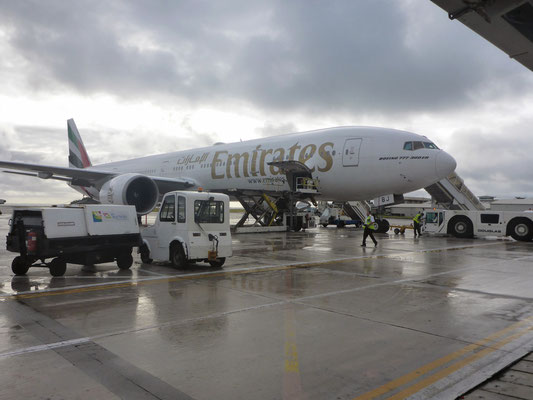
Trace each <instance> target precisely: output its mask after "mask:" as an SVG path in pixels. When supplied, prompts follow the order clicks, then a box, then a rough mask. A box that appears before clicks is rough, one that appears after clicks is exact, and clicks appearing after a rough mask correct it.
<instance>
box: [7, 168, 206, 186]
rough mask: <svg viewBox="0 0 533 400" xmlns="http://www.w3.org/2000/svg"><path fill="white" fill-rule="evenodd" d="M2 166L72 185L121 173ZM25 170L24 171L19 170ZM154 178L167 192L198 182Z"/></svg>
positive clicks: (91, 183)
mask: <svg viewBox="0 0 533 400" xmlns="http://www.w3.org/2000/svg"><path fill="white" fill-rule="evenodd" d="M0 168H6V169H8V171H4V172H7V173H11V174H18V175H27V176H35V177H38V178H42V179H56V180H60V181H67V182H70V183H71V184H72V185H78V186H93V187H99V186H101V185H102V183H103V182H105V181H107V180H109V179H112V178H113V177H115V176H118V175H120V173H117V172H110V171H103V170H98V169H92V168H91V169H88V168H68V167H56V166H51V165H39V164H26V163H19V162H12V161H0ZM19 171H24V172H19ZM148 177H149V178H150V179H152V180H153V181H154V182H155V183H156V185H157V187H158V189H159V193H166V192H169V191H172V190H183V189H188V188H190V187H191V186H195V185H196V183H195V182H194V181H193V180H190V179H182V178H164V177H160V176H148Z"/></svg>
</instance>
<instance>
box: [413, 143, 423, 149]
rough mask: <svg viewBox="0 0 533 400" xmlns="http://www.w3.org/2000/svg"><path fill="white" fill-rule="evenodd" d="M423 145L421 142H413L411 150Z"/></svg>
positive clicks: (420, 147)
mask: <svg viewBox="0 0 533 400" xmlns="http://www.w3.org/2000/svg"><path fill="white" fill-rule="evenodd" d="M423 148H424V145H423V144H422V142H413V150H418V149H423Z"/></svg>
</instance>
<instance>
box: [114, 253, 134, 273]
mask: <svg viewBox="0 0 533 400" xmlns="http://www.w3.org/2000/svg"><path fill="white" fill-rule="evenodd" d="M132 265H133V257H132V255H131V254H130V253H124V254H120V255H119V256H118V257H117V266H118V267H119V268H120V269H130V267H131V266H132Z"/></svg>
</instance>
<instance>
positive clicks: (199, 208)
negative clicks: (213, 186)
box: [139, 191, 232, 268]
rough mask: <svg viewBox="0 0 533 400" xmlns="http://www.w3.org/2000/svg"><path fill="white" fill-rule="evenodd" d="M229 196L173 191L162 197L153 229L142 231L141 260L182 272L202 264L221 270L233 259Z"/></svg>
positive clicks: (150, 227)
mask: <svg viewBox="0 0 533 400" xmlns="http://www.w3.org/2000/svg"><path fill="white" fill-rule="evenodd" d="M229 211H230V210H229V196H227V195H225V194H221V193H208V192H201V191H199V192H192V191H174V192H168V193H167V194H165V196H164V197H163V201H162V202H161V207H160V209H159V213H158V214H157V218H156V220H155V223H154V225H150V226H146V227H141V233H142V237H143V246H141V247H140V249H139V252H140V254H141V260H142V261H143V262H145V263H151V262H152V261H153V260H158V261H170V262H171V263H172V264H173V265H174V266H175V267H177V268H182V267H185V266H186V265H187V264H188V263H191V262H196V261H203V262H208V263H209V264H210V265H211V266H212V267H222V265H223V264H224V262H225V261H226V257H230V256H231V255H232V247H231V232H230V212H229Z"/></svg>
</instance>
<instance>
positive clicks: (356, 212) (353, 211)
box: [333, 201, 370, 221]
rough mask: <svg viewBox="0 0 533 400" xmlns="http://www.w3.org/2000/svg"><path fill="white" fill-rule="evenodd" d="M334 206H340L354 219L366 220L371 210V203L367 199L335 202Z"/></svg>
mask: <svg viewBox="0 0 533 400" xmlns="http://www.w3.org/2000/svg"><path fill="white" fill-rule="evenodd" d="M333 206H334V207H338V208H340V209H341V210H342V211H344V214H346V215H347V216H348V217H350V218H351V219H352V220H361V221H364V220H365V218H366V215H367V213H368V211H370V204H368V203H367V202H366V201H345V202H338V203H337V202H334V203H333Z"/></svg>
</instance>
